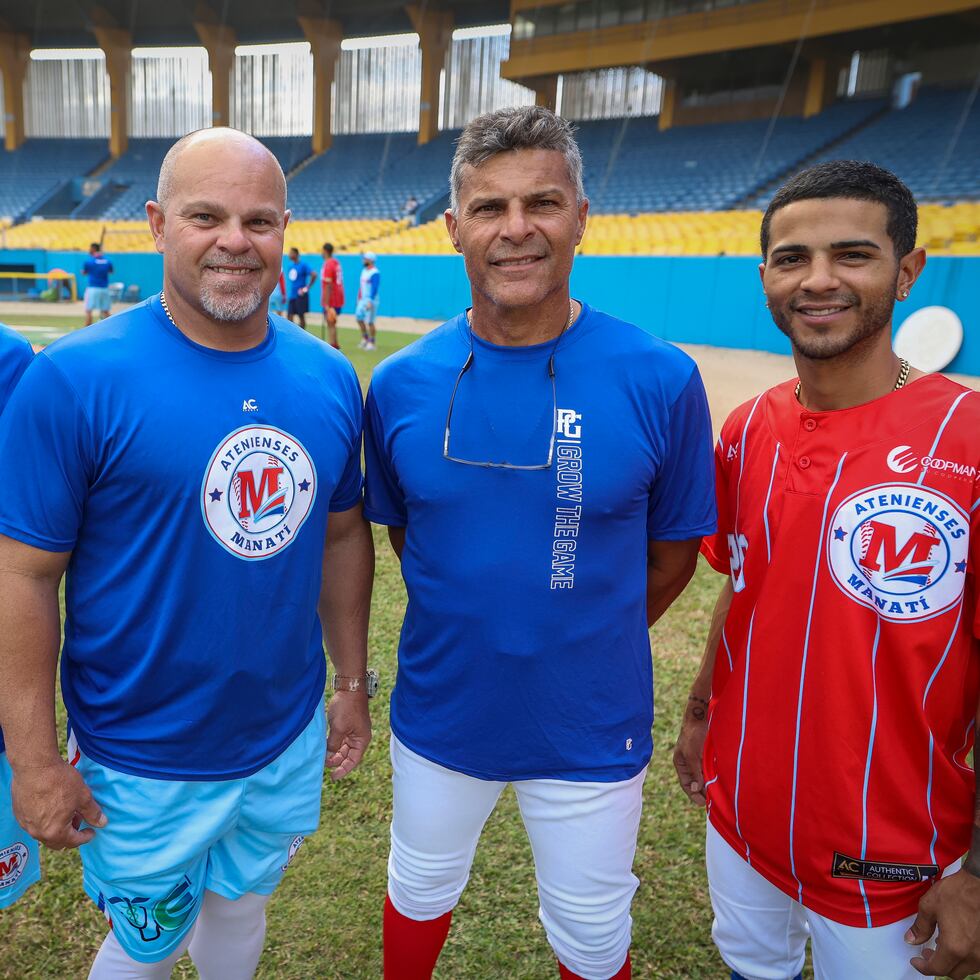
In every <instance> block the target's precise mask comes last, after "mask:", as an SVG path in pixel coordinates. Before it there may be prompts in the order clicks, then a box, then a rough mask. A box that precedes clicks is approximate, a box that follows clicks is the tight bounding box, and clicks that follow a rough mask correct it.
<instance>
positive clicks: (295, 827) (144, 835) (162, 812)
mask: <svg viewBox="0 0 980 980" xmlns="http://www.w3.org/2000/svg"><path fill="white" fill-rule="evenodd" d="M76 754H77V755H78V761H77V763H76V765H77V768H78V771H79V772H80V773H81V774H82V777H83V778H84V780H85V782H86V784H87V785H88V787H89V789H91V791H92V795H93V796H94V797H95V799H96V801H97V802H98V804H99V806H101V807H102V810H103V812H104V813H105V815H106V817H108V820H109V823H108V825H107V826H106V827H103V828H102V829H101V830H96V832H95V837H94V838H93V839H92V840H91V841H90V842H89V843H88V844H83V845H82V846H81V847H80V848H79V852H80V853H81V856H82V868H83V877H82V883H83V884H84V886H85V891H86V892H88V895H89V897H90V898H91V899H92V900H93V901H94V902H95V903H96V904H97V905H98V906H99V908H100V909H101V910H102V911H103V912H104V913H105V916H106V918H107V919H108V920H109V921H110V923H111V924H112V928H113V931H114V932H115V935H116V938H117V939H118V940H119V942H120V943H121V944H122V947H123V949H125V950H126V952H127V953H128V954H129V955H130V956H131V957H132V958H133V959H134V960H137V961H139V962H141V963H154V962H156V961H158V960H161V959H163V958H164V957H166V956H169V955H170V953H172V952H173V951H174V949H176V947H177V946H178V945H179V944H180V942H181V940H182V939H183V938H184V937H185V936H186V934H187V933H188V931H189V930H190V928H191V926H193V924H194V920H195V919H196V918H197V913H198V911H199V910H200V908H201V900H202V898H203V895H204V890H205V889H208V890H209V891H213V892H217V894H219V895H221V896H222V897H224V898H228V899H231V900H234V899H236V898H241V896H242V895H244V894H245V893H246V892H257V893H258V894H260V895H268V894H270V893H271V892H273V891H274V890H275V888H276V886H277V885H278V884H279V881H280V879H281V878H282V876H283V872H284V871H285V870H286V867H287V865H288V864H289V862H290V860H291V859H292V857H293V855H294V854H295V853H296V851H297V849H298V848H299V846H300V844H302V843H303V838H304V837H307V836H308V835H309V834H311V833H313V831H314V830H316V828H317V825H318V824H319V822H320V794H321V792H322V790H323V765H324V759H325V755H326V718H325V716H324V711H323V702H322V700H321V702H320V705H319V707H318V708H317V710H316V712H315V713H314V716H313V718H312V720H311V721H310V723H309V724H308V725H307V726H306V728H305V729H304V731H303V732H302V733H301V734H300V735H299V736H298V737H297V738H296V739H295V741H293V743H292V744H291V745H290V746H289V747H288V748H287V749H286V750H285V751H284V752H283V753H282V755H280V756H279V757H278V758H276V759H274V760H273V761H272V762H270V763H269V765H267V766H266V767H265V768H264V769H260V770H259V771H258V772H256V773H253V774H252V775H251V776H247V777H246V778H244V779H225V780H218V781H213V782H205V781H188V782H180V781H176V780H165V779H146V778H144V777H141V776H130V775H127V774H125V773H120V772H117V771H115V770H113V769H108V768H106V767H105V766H102V765H100V764H99V763H97V762H94V761H92V760H91V759H89V758H88V757H87V756H85V755H84V754H80V753H77V752H76V746H75V744H74V740H71V742H70V743H69V758H73V757H74V756H75V755H76Z"/></svg>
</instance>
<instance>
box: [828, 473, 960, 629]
mask: <svg viewBox="0 0 980 980" xmlns="http://www.w3.org/2000/svg"><path fill="white" fill-rule="evenodd" d="M969 528H970V524H969V521H968V519H967V516H966V514H964V513H963V511H962V510H961V509H960V507H959V505H958V504H956V503H955V502H954V501H952V500H950V499H949V497H947V496H946V495H945V494H942V493H939V492H938V491H936V490H932V489H930V488H929V487H920V486H917V485H916V484H914V483H895V484H882V485H881V486H877V487H869V488H868V489H867V490H862V491H861V492H860V493H856V494H853V495H852V496H850V497H848V498H847V500H845V501H844V502H843V503H842V504H841V505H840V506H839V507H838V508H837V511H836V513H835V514H834V517H833V520H832V521H831V523H830V528H829V531H828V534H827V560H828V564H829V565H830V572H831V575H832V576H833V579H834V581H835V582H836V583H837V585H838V587H839V588H840V589H841V591H842V592H844V593H845V594H846V595H848V596H850V597H851V598H852V599H854V600H855V601H856V602H860V603H862V604H863V605H865V606H868V607H869V608H871V609H874V610H875V611H876V612H877V613H878V615H879V616H881V617H882V619H887V620H889V621H891V622H895V623H907V622H915V621H918V620H923V619H929V618H930V617H932V616H938V615H940V614H941V613H944V612H945V611H946V610H947V609H949V608H950V607H951V606H953V605H955V603H956V602H957V601H958V600H959V598H960V596H961V595H962V594H963V584H964V582H965V580H966V563H967V549H968V546H969V543H970V534H969Z"/></svg>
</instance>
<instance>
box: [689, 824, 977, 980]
mask: <svg viewBox="0 0 980 980" xmlns="http://www.w3.org/2000/svg"><path fill="white" fill-rule="evenodd" d="M705 857H706V860H707V865H708V889H709V891H710V893H711V907H712V909H713V910H714V913H715V921H714V924H713V925H712V927H711V937H712V939H714V941H715V945H716V946H717V947H718V951H719V952H720V953H721V958H722V959H723V960H724V961H725V963H726V964H727V965H728V966H729V967H730V968H731V969H732V970H734V971H735V972H736V973H738V974H739V975H740V976H742V977H744V978H745V980H790V978H791V977H795V976H797V975H798V974H799V973H800V972H801V971H802V969H803V960H804V958H805V956H806V943H807V939H810V940H812V943H813V973H814V977H815V978H816V980H855V978H856V977H875V978H876V980H922V974H921V973H919V972H917V971H916V970H915V969H914V968H913V967H912V966H910V964H909V960H911V959H912V957H913V956H918V955H919V954H920V952H921V950H922V947H921V946H909V945H908V944H907V943H906V942H905V940H904V939H903V936H904V935H905V932H906V930H907V929H908V928H909V926H910V925H912V923H913V921H915V916H914V915H910V916H909V917H908V918H905V919H902V920H900V921H899V922H893V923H891V924H890V925H887V926H876V927H875V928H872V929H862V928H859V927H856V926H845V925H841V924H840V923H839V922H834V921H833V920H832V919H828V918H826V917H825V916H822V915H817V913H816V912H813V911H811V910H810V909H808V908H805V907H804V906H802V905H800V903H799V902H796V901H794V900H793V899H792V898H790V897H789V895H787V894H785V892H783V891H781V890H780V889H778V888H777V887H776V886H775V885H774V884H772V882H770V881H769V880H768V879H767V878H764V877H763V876H762V875H761V874H759V872H758V871H756V870H755V869H754V868H753V867H752V866H751V865H750V864H749V863H748V862H747V861H746V860H745V859H744V858H743V857H742V856H741V855H740V854H739V853H738V852H736V851H735V850H734V849H733V848H732V847H731V845H730V844H729V843H728V841H726V840H725V838H724V837H722V836H721V834H719V833H718V831H717V830H715V828H714V827H712V826H711V823H710V822H709V823H708V833H707V839H706V841H705ZM958 865H959V862H957V865H956V866H954V867H952V868H948V869H947V871H946V872H945V873H946V874H949V873H950V872H951V871H955V870H956V867H957V866H958Z"/></svg>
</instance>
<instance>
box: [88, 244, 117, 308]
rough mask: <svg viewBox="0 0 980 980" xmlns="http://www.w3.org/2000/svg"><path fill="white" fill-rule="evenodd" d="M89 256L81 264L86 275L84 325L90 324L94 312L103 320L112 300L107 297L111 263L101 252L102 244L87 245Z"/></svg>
mask: <svg viewBox="0 0 980 980" xmlns="http://www.w3.org/2000/svg"><path fill="white" fill-rule="evenodd" d="M88 254H89V257H88V258H87V259H86V260H85V265H83V266H82V272H84V273H85V275H86V276H87V277H88V285H87V286H86V287H85V326H86V327H88V326H91V324H92V321H93V320H94V319H95V314H96V313H98V314H99V319H100V320H104V319H105V318H106V317H107V316H108V315H109V310H110V309H111V307H112V301H111V300H110V298H109V276H111V275H112V263H111V262H110V261H109V260H108V259H107V258H106V257H105V256H104V255H103V254H102V246H101V245H99V243H98V242H92V244H91V245H89V247H88Z"/></svg>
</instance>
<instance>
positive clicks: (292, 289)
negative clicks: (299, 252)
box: [286, 259, 313, 299]
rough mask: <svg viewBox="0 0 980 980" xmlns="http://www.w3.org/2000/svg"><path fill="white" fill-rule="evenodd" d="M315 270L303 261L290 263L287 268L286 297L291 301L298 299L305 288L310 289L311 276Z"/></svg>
mask: <svg viewBox="0 0 980 980" xmlns="http://www.w3.org/2000/svg"><path fill="white" fill-rule="evenodd" d="M312 272H313V270H312V269H311V268H310V267H309V266H308V265H307V264H306V263H305V262H304V261H303V260H302V259H300V261H299V262H293V261H290V262H289V264H288V266H287V268H286V290H287V293H286V295H287V296H288V297H289V299H298V298H299V291H300V289H301V288H302V287H303V286H306V287H309V285H310V275H311V274H312Z"/></svg>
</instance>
